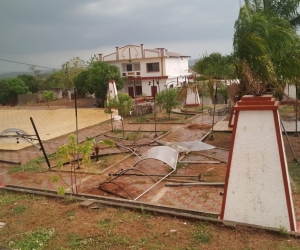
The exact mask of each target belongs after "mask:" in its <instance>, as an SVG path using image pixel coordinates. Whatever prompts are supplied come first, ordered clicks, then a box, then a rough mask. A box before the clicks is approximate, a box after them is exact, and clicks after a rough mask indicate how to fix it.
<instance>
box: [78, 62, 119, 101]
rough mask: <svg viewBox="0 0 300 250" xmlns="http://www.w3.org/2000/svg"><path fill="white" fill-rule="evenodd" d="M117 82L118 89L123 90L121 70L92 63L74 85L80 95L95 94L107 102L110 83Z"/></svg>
mask: <svg viewBox="0 0 300 250" xmlns="http://www.w3.org/2000/svg"><path fill="white" fill-rule="evenodd" d="M112 79H113V80H115V82H116V87H117V89H121V88H123V84H124V83H123V79H122V78H121V75H120V71H119V68H118V67H117V66H113V65H109V64H108V63H106V62H100V61H92V62H91V64H90V65H89V66H88V68H87V70H85V71H83V72H81V73H80V74H78V76H76V77H75V78H74V84H75V86H76V88H77V90H78V92H79V93H86V92H89V93H95V96H96V97H97V98H99V99H101V100H103V101H104V100H105V98H106V94H107V88H108V81H109V80H112Z"/></svg>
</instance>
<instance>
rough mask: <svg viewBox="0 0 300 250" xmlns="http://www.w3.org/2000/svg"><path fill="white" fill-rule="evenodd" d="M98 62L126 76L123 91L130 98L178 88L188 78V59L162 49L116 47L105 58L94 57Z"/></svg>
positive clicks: (128, 46) (101, 55)
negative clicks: (118, 70) (107, 64)
mask: <svg viewBox="0 0 300 250" xmlns="http://www.w3.org/2000/svg"><path fill="white" fill-rule="evenodd" d="M98 55H99V60H100V61H104V62H107V63H109V64H111V65H115V66H117V67H118V68H119V69H120V73H121V75H122V76H124V77H128V81H127V83H125V85H124V89H123V90H122V91H123V92H126V93H128V94H129V95H130V96H131V97H132V98H137V97H140V96H143V95H146V96H154V95H155V94H156V93H157V92H160V91H161V90H163V89H165V88H167V87H176V86H180V85H182V84H183V83H184V82H185V81H187V78H188V76H189V75H190V73H189V70H188V58H189V56H187V55H183V54H179V53H174V52H169V51H168V50H166V49H165V48H156V49H145V48H144V45H143V44H141V45H139V46H137V45H126V46H124V47H116V50H115V52H114V53H112V54H109V55H103V54H98Z"/></svg>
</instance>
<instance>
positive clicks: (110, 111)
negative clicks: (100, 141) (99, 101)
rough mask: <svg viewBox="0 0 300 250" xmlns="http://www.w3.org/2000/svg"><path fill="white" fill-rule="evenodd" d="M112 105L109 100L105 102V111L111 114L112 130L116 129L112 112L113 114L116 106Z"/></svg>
mask: <svg viewBox="0 0 300 250" xmlns="http://www.w3.org/2000/svg"><path fill="white" fill-rule="evenodd" d="M111 105H112V103H111V102H109V101H105V102H104V113H105V114H110V123H111V131H114V126H113V118H112V114H113V111H112V109H113V108H114V107H112V106H111Z"/></svg>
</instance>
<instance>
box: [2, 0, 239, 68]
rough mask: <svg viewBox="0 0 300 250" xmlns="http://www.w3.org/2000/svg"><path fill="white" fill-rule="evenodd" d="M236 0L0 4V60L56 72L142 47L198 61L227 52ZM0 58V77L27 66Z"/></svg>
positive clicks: (13, 0) (10, 0)
mask: <svg viewBox="0 0 300 250" xmlns="http://www.w3.org/2000/svg"><path fill="white" fill-rule="evenodd" d="M239 4H240V0H1V1H0V59H1V60H3V59H4V60H10V61H18V62H24V63H29V64H35V65H41V66H46V67H51V68H60V67H61V65H62V64H63V63H64V62H66V61H68V60H69V59H71V58H73V57H77V56H78V57H80V58H81V59H84V60H88V59H89V58H90V57H91V55H93V54H98V53H103V54H104V55H106V54H110V53H113V52H114V51H115V47H116V46H119V47H122V46H124V45H127V44H134V45H139V44H141V43H143V44H144V46H145V48H146V49H151V48H157V47H160V48H167V49H168V50H169V51H172V52H177V53H182V54H186V55H189V56H191V58H192V59H198V58H199V57H200V56H201V55H202V54H204V53H206V52H207V53H212V52H220V53H222V54H229V53H231V52H232V39H233V33H234V22H235V20H236V19H237V17H238V12H239ZM1 60H0V73H3V72H12V71H28V69H29V67H28V66H26V65H21V64H13V63H8V62H4V61H1Z"/></svg>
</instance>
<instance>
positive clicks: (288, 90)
mask: <svg viewBox="0 0 300 250" xmlns="http://www.w3.org/2000/svg"><path fill="white" fill-rule="evenodd" d="M284 93H285V94H286V95H288V96H289V97H291V98H293V99H295V98H296V86H295V85H286V87H285V89H284Z"/></svg>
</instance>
